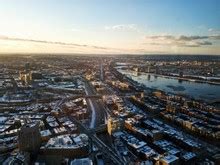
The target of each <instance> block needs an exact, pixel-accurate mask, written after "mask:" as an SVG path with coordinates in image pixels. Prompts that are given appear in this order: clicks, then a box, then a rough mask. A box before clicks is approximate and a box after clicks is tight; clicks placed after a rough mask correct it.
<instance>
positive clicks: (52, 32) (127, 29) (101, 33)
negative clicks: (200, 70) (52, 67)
mask: <svg viewBox="0 0 220 165" xmlns="http://www.w3.org/2000/svg"><path fill="white" fill-rule="evenodd" d="M1 2H2V4H1V6H0V53H86V54H208V55H220V21H219V18H220V10H219V7H220V2H219V1H217V0H211V1H210V0H209V1H208V0H202V1H199V3H198V1H196V0H194V1H181V0H180V1H174V0H165V1H152V0H148V1H142V0H138V1H132V0H127V1H125V0H120V1H115V0H112V1H105V2H103V1H100V0H94V1H89V0H83V1H79V0H74V1H68V0H64V1H62V2H61V1H51V0H47V1H43V0H38V1H35V0H30V1H27V0H21V1H19V3H18V1H15V0H9V1H5V0H2V1H1Z"/></svg>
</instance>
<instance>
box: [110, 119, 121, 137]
mask: <svg viewBox="0 0 220 165" xmlns="http://www.w3.org/2000/svg"><path fill="white" fill-rule="evenodd" d="M121 127H122V122H121V121H120V120H119V119H114V118H109V119H108V123H107V129H108V133H109V135H112V133H113V132H116V131H119V130H120V129H121Z"/></svg>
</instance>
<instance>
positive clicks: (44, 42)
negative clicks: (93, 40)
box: [0, 35, 113, 50]
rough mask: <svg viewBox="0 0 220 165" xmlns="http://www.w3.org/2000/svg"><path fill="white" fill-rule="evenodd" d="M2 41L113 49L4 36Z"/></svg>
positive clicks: (104, 48) (0, 36) (1, 37)
mask: <svg viewBox="0 0 220 165" xmlns="http://www.w3.org/2000/svg"><path fill="white" fill-rule="evenodd" d="M0 40H9V41H23V42H35V43H42V44H56V45H63V46H72V47H89V48H95V49H102V50H108V49H109V50H111V49H113V48H107V47H101V46H94V45H81V44H75V43H67V42H57V41H46V40H35V39H25V38H15V37H8V36H3V35H0Z"/></svg>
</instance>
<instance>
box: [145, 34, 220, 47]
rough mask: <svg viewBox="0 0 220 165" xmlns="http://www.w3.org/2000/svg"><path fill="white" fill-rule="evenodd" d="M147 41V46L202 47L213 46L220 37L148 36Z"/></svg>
mask: <svg viewBox="0 0 220 165" xmlns="http://www.w3.org/2000/svg"><path fill="white" fill-rule="evenodd" d="M145 39H146V43H147V44H152V45H165V46H168V45H169V46H179V47H200V46H209V45H213V40H220V35H210V36H208V35H207V36H198V35H195V36H186V35H180V36H174V35H156V36H146V38H145Z"/></svg>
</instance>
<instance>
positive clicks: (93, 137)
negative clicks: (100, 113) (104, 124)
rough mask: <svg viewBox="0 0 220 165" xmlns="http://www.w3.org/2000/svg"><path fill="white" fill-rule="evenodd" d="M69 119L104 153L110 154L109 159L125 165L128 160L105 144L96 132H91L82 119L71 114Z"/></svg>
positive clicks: (114, 162)
mask: <svg viewBox="0 0 220 165" xmlns="http://www.w3.org/2000/svg"><path fill="white" fill-rule="evenodd" d="M69 119H70V120H71V121H73V122H74V123H75V124H76V125H77V126H78V128H79V129H80V131H81V132H82V133H85V134H87V135H88V136H89V137H90V138H91V140H92V142H93V143H94V144H95V145H96V146H97V147H98V148H99V150H100V151H101V152H102V153H103V155H104V156H105V155H106V156H108V158H109V159H111V160H113V164H119V165H124V164H126V162H125V161H124V160H123V159H122V158H121V157H120V155H117V154H116V152H115V151H113V150H112V149H111V148H110V147H108V146H107V145H105V144H104V143H103V142H102V141H101V140H100V139H99V138H98V137H97V136H96V135H95V134H94V132H91V131H90V130H89V129H88V128H86V127H85V126H84V125H83V124H82V123H81V122H80V121H78V120H76V119H75V118H74V117H72V116H70V117H69Z"/></svg>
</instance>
